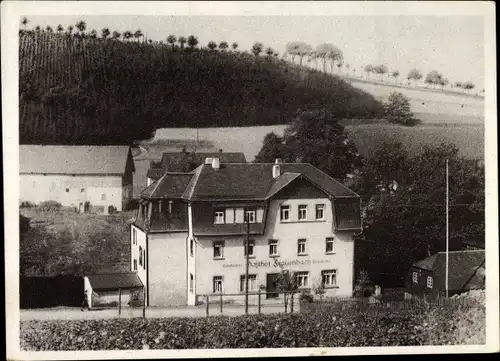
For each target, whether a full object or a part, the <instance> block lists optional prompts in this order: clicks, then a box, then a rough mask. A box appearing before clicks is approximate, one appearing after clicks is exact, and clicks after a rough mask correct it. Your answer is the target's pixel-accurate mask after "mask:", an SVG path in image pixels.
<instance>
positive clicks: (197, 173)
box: [181, 164, 205, 200]
mask: <svg viewBox="0 0 500 361" xmlns="http://www.w3.org/2000/svg"><path fill="white" fill-rule="evenodd" d="M204 165H205V164H200V165H199V166H198V167H196V168H195V169H194V170H193V177H192V178H191V180H190V181H189V183H188V185H187V187H186V189H188V188H189V184H190V183H191V182H193V183H194V184H193V187H191V190H190V192H189V194H188V195H185V194H184V193H185V192H186V191H185V190H184V192H183V193H182V196H181V198H187V199H188V200H191V198H192V197H193V194H194V190H195V188H196V186H197V185H198V179H199V178H200V174H201V171H202V170H203V166H204Z"/></svg>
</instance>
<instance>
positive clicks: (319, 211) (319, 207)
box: [316, 204, 325, 219]
mask: <svg viewBox="0 0 500 361" xmlns="http://www.w3.org/2000/svg"><path fill="white" fill-rule="evenodd" d="M316 219H325V205H324V204H316Z"/></svg>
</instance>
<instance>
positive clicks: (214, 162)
mask: <svg viewBox="0 0 500 361" xmlns="http://www.w3.org/2000/svg"><path fill="white" fill-rule="evenodd" d="M219 167H220V164H219V158H213V159H212V168H213V170H219Z"/></svg>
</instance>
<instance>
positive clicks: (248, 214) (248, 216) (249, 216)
mask: <svg viewBox="0 0 500 361" xmlns="http://www.w3.org/2000/svg"><path fill="white" fill-rule="evenodd" d="M247 221H248V223H255V210H253V209H252V210H245V223H246V222H247Z"/></svg>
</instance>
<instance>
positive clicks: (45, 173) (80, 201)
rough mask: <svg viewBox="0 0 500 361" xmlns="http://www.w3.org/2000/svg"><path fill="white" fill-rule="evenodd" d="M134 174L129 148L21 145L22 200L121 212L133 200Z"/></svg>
mask: <svg viewBox="0 0 500 361" xmlns="http://www.w3.org/2000/svg"><path fill="white" fill-rule="evenodd" d="M134 171H135V167H134V161H133V159H132V153H131V151H130V147H128V146H66V145H20V146H19V177H20V201H21V202H31V203H35V204H39V203H40V202H43V201H49V200H50V201H57V202H59V203H61V204H62V205H63V206H68V207H74V208H75V209H77V210H78V211H80V212H83V211H87V210H92V211H93V212H97V213H104V214H106V213H108V212H109V211H110V210H111V209H113V208H114V209H116V210H117V211H121V210H123V209H124V208H125V207H126V205H127V203H128V202H129V201H130V200H131V199H132V187H133V178H132V177H133V173H134Z"/></svg>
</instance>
